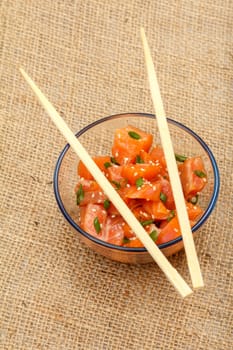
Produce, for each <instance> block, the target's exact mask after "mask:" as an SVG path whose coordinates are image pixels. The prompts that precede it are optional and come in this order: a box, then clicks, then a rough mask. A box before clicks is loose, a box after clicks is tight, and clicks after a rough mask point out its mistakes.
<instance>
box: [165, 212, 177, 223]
mask: <svg viewBox="0 0 233 350" xmlns="http://www.w3.org/2000/svg"><path fill="white" fill-rule="evenodd" d="M174 216H175V210H171V212H170V215H169V216H168V218H167V221H168V222H169V221H171V219H173V218H174Z"/></svg>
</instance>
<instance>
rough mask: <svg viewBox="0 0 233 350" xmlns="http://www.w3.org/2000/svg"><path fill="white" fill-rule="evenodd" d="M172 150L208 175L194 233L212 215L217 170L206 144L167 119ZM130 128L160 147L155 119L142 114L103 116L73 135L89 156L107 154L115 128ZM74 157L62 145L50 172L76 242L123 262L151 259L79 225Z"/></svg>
mask: <svg viewBox="0 0 233 350" xmlns="http://www.w3.org/2000/svg"><path fill="white" fill-rule="evenodd" d="M168 123H169V130H170V133H171V137H172V142H173V146H174V150H175V152H176V153H178V154H185V155H186V156H189V157H191V156H196V155H199V156H201V157H202V159H203V161H204V164H205V169H206V171H207V175H208V184H207V186H206V187H205V189H204V190H203V192H202V193H201V195H200V199H199V204H200V206H201V207H202V208H203V209H204V213H203V215H202V216H201V217H200V219H199V220H198V221H197V222H196V224H195V225H194V226H193V227H192V232H193V234H195V233H196V232H197V231H199V230H200V229H201V228H202V226H203V224H204V223H205V222H206V221H207V219H208V218H209V216H210V214H211V213H212V211H213V209H214V207H215V205H216V202H217V198H218V193H219V186H220V181H219V171H218V166H217V163H216V160H215V158H214V156H213V153H212V152H211V150H210V148H209V147H208V146H207V144H206V143H205V142H204V141H203V140H202V139H201V138H200V137H199V136H198V135H197V134H196V133H195V132H193V131H192V130H191V129H189V128H188V127H186V126H184V125H183V124H181V123H178V122H176V121H175V120H172V119H168ZM128 124H130V125H133V126H136V127H138V128H141V129H142V130H145V131H146V132H149V133H152V134H153V135H154V144H160V139H159V132H158V129H157V123H156V120H155V116H154V115H152V114H145V113H126V114H118V115H113V116H109V117H105V118H102V119H99V120H97V121H95V122H94V123H91V124H89V125H88V126H86V127H85V128H83V129H82V130H81V131H79V132H78V133H77V134H76V136H77V137H78V139H79V141H80V142H81V144H82V145H83V146H84V147H85V148H86V149H87V151H88V153H89V154H90V155H91V156H97V155H105V154H109V153H110V151H111V146H112V142H113V137H114V132H115V130H116V129H117V128H121V127H124V126H126V125H128ZM78 162H79V158H78V156H77V155H76V154H75V152H74V151H73V150H72V149H71V148H70V146H69V145H66V146H65V148H64V149H63V150H62V152H61V154H60V156H59V158H58V160H57V164H56V167H55V172H54V193H55V198H56V201H57V204H58V207H59V208H60V210H61V213H62V215H63V216H64V218H65V219H66V221H67V222H68V224H69V225H70V227H71V228H72V229H73V230H74V231H75V232H76V233H77V234H78V236H79V237H80V239H81V240H82V241H83V242H84V243H85V244H86V245H87V246H88V247H90V248H91V249H93V250H94V251H95V252H97V253H99V254H101V255H103V256H105V257H107V258H110V259H112V260H116V261H119V262H123V263H139V264H140V263H148V262H151V261H152V258H151V256H150V255H149V253H148V252H147V250H146V249H145V248H127V247H120V246H116V245H113V244H110V243H107V242H104V241H102V240H100V239H98V238H96V237H93V236H92V235H90V234H89V233H88V232H85V231H83V230H82V229H81V227H80V226H79V208H78V207H77V205H76V198H75V192H74V188H75V185H76V183H77V181H78V177H77V165H78ZM159 248H160V249H161V251H162V252H163V253H164V254H165V255H166V256H170V255H172V254H174V253H176V252H178V251H179V250H181V249H182V248H183V240H182V237H178V238H176V239H174V240H171V241H169V242H167V243H164V244H161V245H159Z"/></svg>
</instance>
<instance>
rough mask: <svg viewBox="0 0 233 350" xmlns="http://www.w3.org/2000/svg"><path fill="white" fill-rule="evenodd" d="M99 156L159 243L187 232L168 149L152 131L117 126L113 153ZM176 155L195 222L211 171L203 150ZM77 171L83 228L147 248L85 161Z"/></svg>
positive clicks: (126, 244) (100, 163) (118, 242)
mask: <svg viewBox="0 0 233 350" xmlns="http://www.w3.org/2000/svg"><path fill="white" fill-rule="evenodd" d="M93 160H94V161H95V163H96V164H97V165H98V167H99V168H100V169H101V171H102V172H103V173H104V175H105V176H106V178H107V179H108V180H109V181H110V182H111V183H112V186H113V187H114V188H115V190H116V191H117V192H118V194H119V195H120V196H121V198H122V199H123V201H124V202H125V203H126V204H127V205H128V207H129V208H130V209H131V210H132V212H133V214H134V215H135V217H136V218H137V220H138V221H139V222H140V223H141V225H142V226H143V227H144V228H145V230H146V231H147V232H148V234H149V235H150V237H151V238H152V240H153V241H154V242H155V243H156V244H158V245H159V244H163V243H167V242H169V241H171V240H174V239H176V238H178V237H179V236H181V230H180V226H179V222H178V219H177V213H176V207H175V202H174V198H173V194H172V189H171V185H170V181H169V175H168V171H167V167H166V161H165V157H164V153H163V149H162V147H161V146H160V145H158V144H156V145H155V144H153V135H152V134H151V133H149V132H146V131H144V130H142V129H141V128H138V127H135V126H134V125H130V124H128V125H126V126H124V127H122V128H117V129H116V130H115V133H114V137H113V143H112V146H111V148H110V149H109V152H108V154H103V155H99V156H95V157H93ZM176 160H177V163H178V168H179V174H180V179H181V183H182V188H183V193H184V198H185V201H186V207H187V212H188V217H189V220H190V224H191V226H194V224H195V223H196V222H197V220H198V218H200V216H201V215H202V214H203V209H202V208H201V206H199V204H198V199H199V195H200V194H201V191H202V190H203V189H204V187H205V186H206V185H207V171H206V169H205V167H204V162H203V160H202V158H201V156H200V155H195V156H192V157H188V156H186V155H183V154H182V155H180V154H176ZM77 172H78V176H79V179H78V183H77V185H76V187H75V193H76V203H77V205H78V207H79V210H80V219H79V225H80V227H81V228H82V229H83V230H84V231H86V232H88V233H89V234H91V235H92V236H94V237H96V238H98V239H100V240H103V241H105V242H107V243H110V244H114V245H118V246H123V247H130V248H141V247H143V244H142V242H141V241H140V240H139V239H138V238H137V236H136V235H135V233H134V232H133V231H132V229H131V228H130V227H129V225H128V224H127V222H126V221H125V220H124V219H123V217H122V216H121V215H120V213H119V212H118V210H117V209H116V208H115V207H114V205H113V204H112V203H111V202H110V200H109V199H108V198H107V197H106V195H105V194H104V191H103V190H102V189H101V188H100V187H99V185H98V183H97V182H96V181H95V179H94V178H93V176H92V174H91V173H90V172H89V171H88V169H87V168H86V167H85V165H84V164H83V163H82V161H80V162H79V163H78V169H77Z"/></svg>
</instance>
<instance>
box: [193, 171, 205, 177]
mask: <svg viewBox="0 0 233 350" xmlns="http://www.w3.org/2000/svg"><path fill="white" fill-rule="evenodd" d="M194 174H196V175H197V176H198V177H206V174H205V173H204V172H203V171H201V170H194Z"/></svg>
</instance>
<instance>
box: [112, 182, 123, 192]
mask: <svg viewBox="0 0 233 350" xmlns="http://www.w3.org/2000/svg"><path fill="white" fill-rule="evenodd" d="M111 182H112V183H113V184H114V185H115V186H116V189H117V190H119V188H121V184H120V182H117V181H111Z"/></svg>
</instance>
